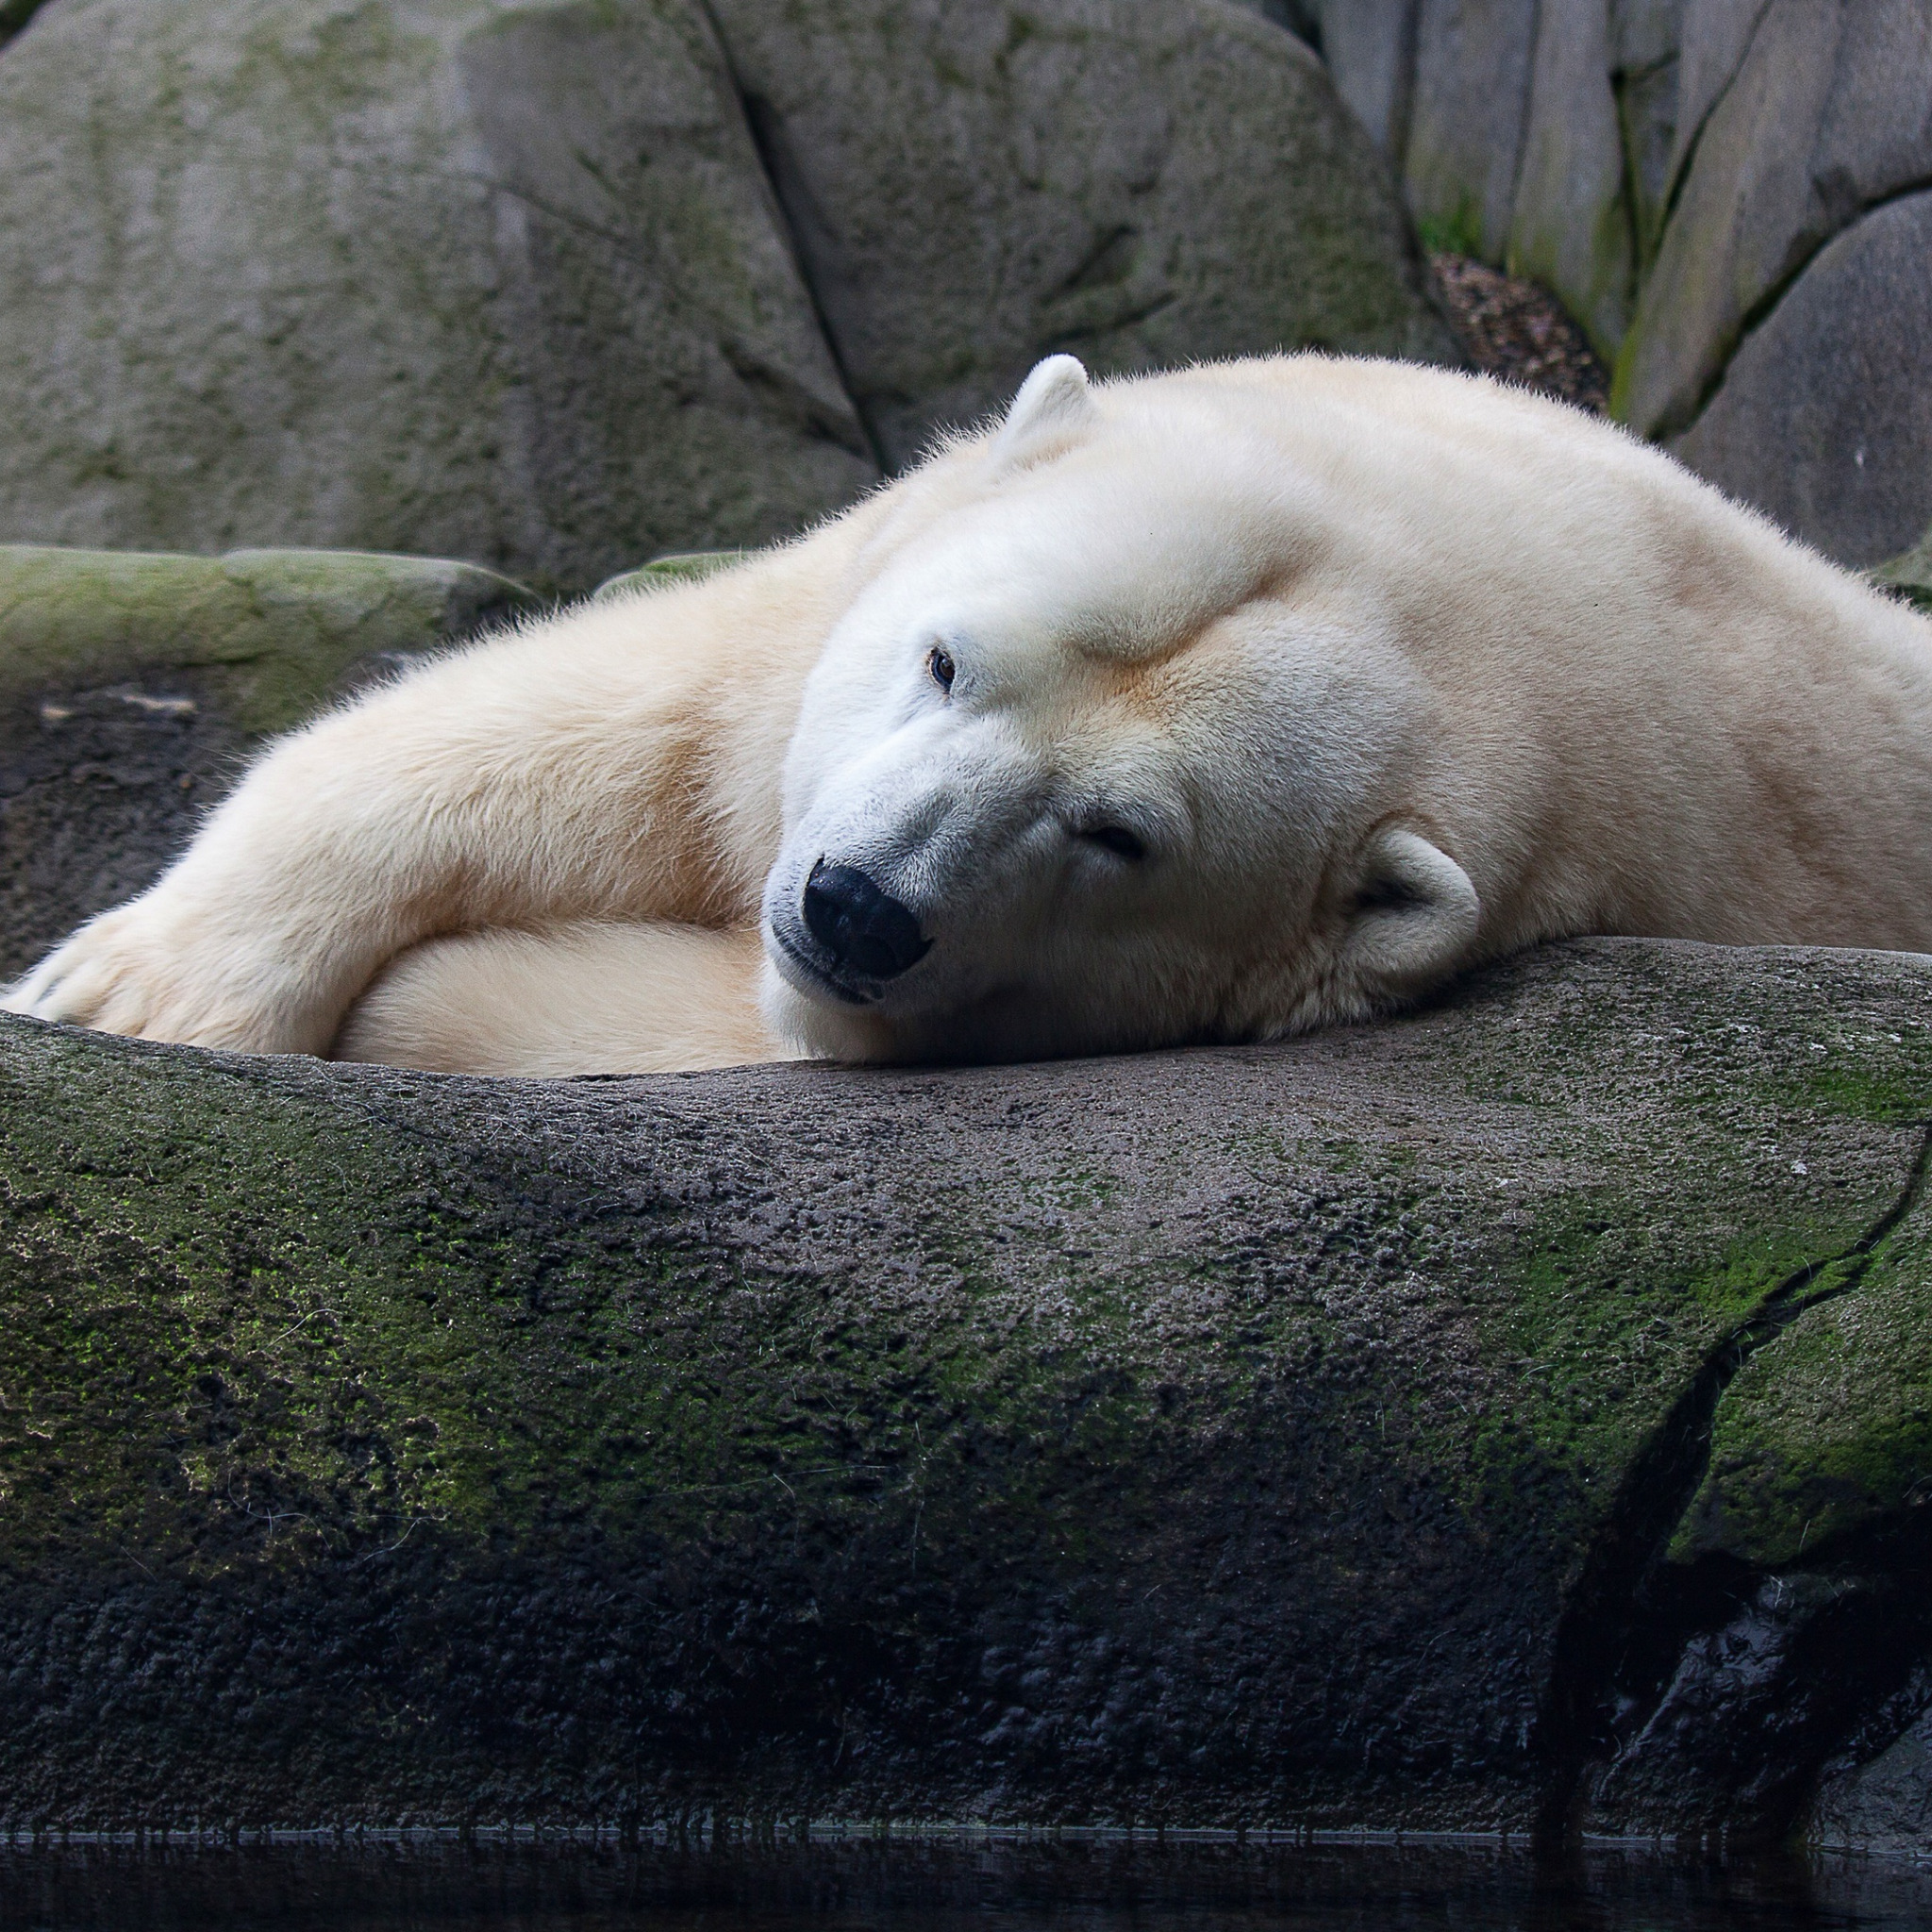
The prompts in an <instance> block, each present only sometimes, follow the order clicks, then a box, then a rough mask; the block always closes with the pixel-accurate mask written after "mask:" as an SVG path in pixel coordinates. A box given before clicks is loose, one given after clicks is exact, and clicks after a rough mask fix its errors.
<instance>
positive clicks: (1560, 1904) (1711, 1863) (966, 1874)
mask: <svg viewBox="0 0 1932 1932" xmlns="http://www.w3.org/2000/svg"><path fill="white" fill-rule="evenodd" d="M0 1924H4V1925H5V1927H7V1928H8V1932H16V1928H17V1932H37V1928H42V1927H44V1928H47V1932H93V1928H99V1932H108V1928H111V1932H248V1928H255V1927H260V1928H263V1932H268V1928H274V1932H643V1928H649V1932H807V1928H809V1932H915V1928H916V1932H968V1928H971V1932H1034V1928H1045V1927H1054V1928H1070V1932H1071V1928H1078V1932H1210V1928H1211V1932H1411V1928H1413V1932H1422V1928H1438V1927H1450V1928H1457V1932H1788V1928H1790V1932H1795V1928H1799V1927H1803V1928H1807V1932H1809V1928H1824V1927H1874V1928H1878V1927H1884V1928H1890V1927H1897V1928H1905V1927H1907V1926H1909V1927H1912V1928H1915V1932H1917V1928H1923V1927H1924V1926H1926V1925H1927V1924H1932V1869H1928V1868H1926V1867H1924V1866H1919V1865H1914V1864H1911V1863H1908V1862H1906V1861H1899V1860H1889V1859H1879V1858H1871V1859H1865V1858H1854V1857H1831V1856H1823V1857H1790V1858H1783V1859H1775V1858H1774V1859H1766V1858H1761V1857H1760V1858H1754V1859H1749V1860H1745V1859H1732V1858H1724V1857H1691V1856H1689V1855H1685V1854H1660V1853H1654V1852H1649V1851H1635V1850H1624V1849H1614V1850H1589V1851H1585V1852H1582V1853H1579V1854H1576V1855H1574V1856H1573V1857H1569V1858H1567V1859H1565V1860H1563V1861H1560V1862H1555V1863H1552V1862H1550V1861H1547V1860H1537V1859H1533V1858H1532V1857H1529V1856H1528V1855H1527V1854H1526V1853H1523V1852H1518V1851H1512V1850H1508V1849H1506V1848H1501V1847H1498V1846H1495V1845H1491V1844H1486V1843H1456V1844H1441V1843H1435V1844H1427V1845H1405V1846H1400V1847H1395V1846H1388V1845H1376V1844H1317V1845H1312V1846H1307V1845H1299V1846H1284V1845H1270V1844H1258V1843H1254V1842H1249V1843H1247V1844H1244V1845H1237V1844H1234V1843H1231V1842H1219V1843H1202V1842H1174V1841H1169V1842H1167V1843H1164V1844H1156V1843H1153V1842H1150V1841H1149V1840H1146V1839H1144V1838H1142V1839H1140V1840H1117V1839H1116V1840H1091V1839H1090V1840H1025V1841H1019V1842H1014V1841H991V1842H989V1841H984V1840H958V1839H955V1840H940V1841H932V1840H924V1841H922V1840H910V1841H908V1840H903V1839H901V1840H872V1839H865V1838H850V1839H846V1840H841V1841H820V1842H812V1843H808V1844H792V1845H773V1844H768V1845H765V1846H762V1847H759V1846H747V1845H744V1844H742V1843H737V1844H729V1845H719V1846H713V1847H708V1848H702V1847H701V1848H684V1849H680V1848H677V1847H675V1846H658V1847H652V1846H645V1847H643V1848H642V1849H636V1850H626V1849H624V1848H622V1847H620V1846H618V1845H616V1844H614V1843H609V1842H601V1843H581V1842H579V1843H545V1844H530V1843H481V1844H469V1845H465V1844H458V1843H453V1842H447V1841H442V1842H438V1841H428V1842H425V1841H423V1840H409V1841H390V1842H379V1843H371V1842H367V1841H364V1842H362V1843H359V1844H358V1842H357V1841H356V1840H354V1839H350V1840H345V1841H333V1840H324V1841H319V1842H318V1841H310V1842H304V1843H276V1844H264V1845H254V1844H244V1845H240V1846H212V1845H196V1846H186V1847H184V1846H180V1845H146V1846H139V1845H132V1844H86V1845H75V1844H68V1845H60V1844H52V1845H43V1846H40V1847H31V1848H30V1847H26V1846H17V1847H14V1848H12V1849H6V1848H0Z"/></svg>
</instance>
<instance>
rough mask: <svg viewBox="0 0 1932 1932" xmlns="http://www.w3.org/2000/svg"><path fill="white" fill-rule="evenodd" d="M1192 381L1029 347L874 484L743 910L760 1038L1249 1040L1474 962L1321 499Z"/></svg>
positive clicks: (1391, 655)
mask: <svg viewBox="0 0 1932 1932" xmlns="http://www.w3.org/2000/svg"><path fill="white" fill-rule="evenodd" d="M1212 377H1213V372H1212V371H1202V372H1194V373H1185V374H1182V375H1174V376H1167V377H1162V378H1159V379H1157V380H1154V381H1146V380H1141V381H1136V382H1131V383H1123V384H1119V385H1115V386H1110V387H1109V386H1106V385H1102V386H1099V387H1095V386H1092V385H1090V383H1089V381H1088V379H1087V375H1086V373H1085V371H1084V370H1083V369H1082V368H1081V366H1080V364H1079V363H1078V362H1076V361H1075V360H1074V358H1072V357H1068V356H1057V357H1055V358H1052V359H1051V360H1049V361H1046V362H1043V363H1041V365H1040V367H1039V368H1037V369H1036V370H1035V371H1034V372H1033V374H1032V375H1031V376H1029V377H1028V379H1027V381H1026V383H1025V385H1024V387H1023V388H1022V390H1021V391H1020V392H1019V395H1018V397H1017V398H1016V400H1015V401H1014V403H1013V406H1012V408H1011V410H1010V411H1009V413H1008V416H1007V418H1006V420H1005V422H1004V423H1003V424H1002V425H999V427H998V428H997V429H995V430H993V431H992V432H991V433H989V434H988V435H986V436H983V437H980V438H977V439H974V440H973V441H965V442H961V443H959V444H958V445H956V446H954V447H952V448H950V449H948V450H946V451H943V452H942V453H941V454H940V455H939V456H938V457H936V458H934V459H933V460H932V461H930V462H929V463H928V464H926V465H925V466H924V468H923V469H922V470H921V471H919V472H917V473H916V474H915V475H913V476H912V477H910V478H908V479H907V481H905V482H904V483H902V484H900V485H898V486H895V489H894V491H892V492H891V500H890V501H889V502H888V503H887V504H886V506H885V514H884V515H883V516H882V517H881V518H880V520H879V522H878V524H877V525H876V527H875V529H874V532H873V534H872V535H871V537H870V539H869V541H868V549H867V553H866V556H865V558H864V559H863V577H864V587H863V589H862V590H860V591H859V592H858V595H857V596H856V597H855V598H854V600H853V601H852V603H851V605H850V606H849V608H847V610H846V611H845V614H844V616H843V617H842V619H841V621H840V622H839V624H838V625H837V626H836V628H835V629H834V630H833V632H832V635H831V636H830V638H829V639H828V640H827V642H826V645H825V648H824V654H823V656H822V658H820V660H819V662H818V664H817V666H816V667H815V669H814V670H813V672H812V674H811V676H810V678H809V680H808V684H807V687H806V692H805V698H804V704H803V708H802V710H801V712H800V716H799V720H798V724H797V727H796V730H795V732H794V735H793V738H792V741H791V750H790V754H789V757H788V759H787V764H786V769H785V782H784V824H785V834H784V841H783V845H782V849H781V850H780V853H779V856H778V858H777V861H776V863H775V864H774V866H773V868H772V870H771V873H770V874H769V877H768V880H767V883H766V889H765V894H764V905H763V924H764V938H765V945H766V952H767V956H768V960H769V966H768V971H767V975H766V979H767V984H766V1008H767V1012H768V1015H769V1017H770V1018H771V1019H772V1021H773V1022H774V1024H775V1025H776V1026H777V1027H778V1028H779V1029H780V1030H781V1031H783V1032H785V1033H788V1034H790V1035H791V1036H792V1037H794V1038H796V1039H798V1040H800V1041H801V1042H802V1043H804V1044H805V1045H806V1046H807V1047H808V1049H810V1050H812V1051H814V1052H818V1053H824V1054H830V1055H834V1056H838V1057H842V1058H866V1059H879V1058H888V1059H892V1058H906V1059H921V1058H988V1059H1010V1058H1028V1057H1035V1056H1040V1055H1045V1054H1060V1053H1075V1052H1079V1053H1091V1052H1100V1051H1108V1050H1117V1049H1128V1048H1133V1047H1138V1046H1142V1045H1146V1044H1149V1043H1156V1042H1172V1041H1187V1040H1213V1039H1252V1038H1257V1037H1264V1036H1267V1035H1270V1034H1274V1033H1279V1032H1283V1031H1287V1030H1290V1029H1292V1028H1294V1027H1297V1026H1300V1025H1306V1024H1313V1023H1315V1022H1319V1021H1322V1020H1325V1019H1330V1018H1335V1017H1340V1016H1346V1015H1349V1014H1356V1013H1362V1012H1366V1011H1369V1010H1372V1009H1374V1008H1377V1007H1380V1006H1384V1005H1387V1004H1390V1003H1391V1002H1394V1001H1397V1000H1400V999H1402V998H1404V997H1407V996H1409V995H1411V994H1413V993H1414V992H1415V991H1418V990H1419V989H1421V988H1423V987H1424V986H1426V985H1428V984H1430V983H1432V982H1434V981H1436V980H1439V979H1441V978H1442V977H1443V976H1445V975H1446V974H1449V973H1451V972H1452V971H1454V970H1455V969H1456V968H1457V966H1458V965H1460V964H1462V963H1464V962H1465V961H1466V959H1467V958H1469V957H1470V955H1471V953H1472V950H1473V948H1474V944H1475V941H1476V935H1477V925H1478V911H1479V908H1478V906H1477V900H1476V893H1475V891H1474V887H1473V886H1472V884H1471V882H1470V879H1469V876H1468V874H1466V873H1465V872H1464V870H1463V868H1462V867H1461V865H1459V864H1458V863H1457V860H1456V859H1455V858H1452V857H1451V856H1450V855H1449V853H1448V852H1446V851H1444V850H1443V849H1442V843H1441V839H1442V834H1441V832H1440V831H1439V830H1437V829H1436V828H1434V827H1433V826H1432V825H1431V824H1428V823H1426V822H1424V821H1423V820H1421V819H1420V818H1419V817H1418V815H1417V814H1416V813H1415V812H1414V811H1413V809H1412V808H1411V801H1412V797H1413V792H1412V789H1411V779H1412V774H1413V771H1414V767H1415V765H1416V762H1417V759H1418V758H1419V757H1421V756H1422V755H1423V753H1424V750H1425V748H1426V747H1427V746H1429V745H1430V744H1432V743H1434V742H1435V741H1437V739H1438V738H1439V736H1440V734H1438V733H1436V732H1434V731H1432V729H1431V706H1432V703H1433V699H1432V698H1431V695H1430V693H1429V692H1428V691H1427V690H1426V689H1424V687H1423V686H1422V685H1421V684H1420V683H1419V681H1418V679H1417V678H1416V675H1415V674H1414V672H1413V671H1412V669H1411V668H1410V666H1409V665H1408V663H1407V660H1406V658H1405V657H1404V655H1403V654H1402V652H1401V651H1400V650H1399V649H1398V648H1396V646H1395V644H1394V642H1393V641H1392V640H1391V635H1390V626H1389V624H1388V622H1387V621H1386V620H1385V619H1384V618H1383V617H1382V616H1381V614H1380V613H1379V612H1378V609H1377V607H1376V605H1375V601H1374V595H1373V592H1372V591H1367V590H1365V589H1364V588H1363V587H1362V585H1361V584H1360V583H1359V582H1358V581H1357V579H1356V576H1355V575H1352V574H1351V573H1349V572H1348V571H1347V570H1345V569H1342V568H1341V567H1339V565H1338V562H1337V558H1336V555H1335V544H1334V541H1333V533H1334V531H1335V529H1336V527H1337V525H1336V515H1335V511H1334V508H1333V506H1332V505H1331V504H1330V502H1329V501H1328V500H1327V497H1326V494H1325V493H1324V479H1323V478H1322V476H1321V475H1319V474H1316V473H1311V472H1310V470H1309V468H1308V466H1307V465H1306V464H1298V463H1295V462H1291V461H1287V460H1285V459H1284V456H1283V451H1282V445H1281V442H1280V440H1279V439H1278V438H1277V437H1275V436H1274V435H1273V434H1271V431H1270V425H1268V423H1267V422H1266V421H1265V420H1260V417H1263V416H1265V413H1266V408H1267V405H1266V403H1265V402H1261V401H1257V397H1256V395H1255V393H1254V391H1253V390H1252V389H1251V388H1250V389H1248V390H1245V391H1243V390H1238V389H1230V388H1226V387H1223V386H1218V385H1217V384H1216V383H1215V382H1214V381H1213V379H1212ZM1257 411H1258V412H1259V413H1258V415H1257Z"/></svg>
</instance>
